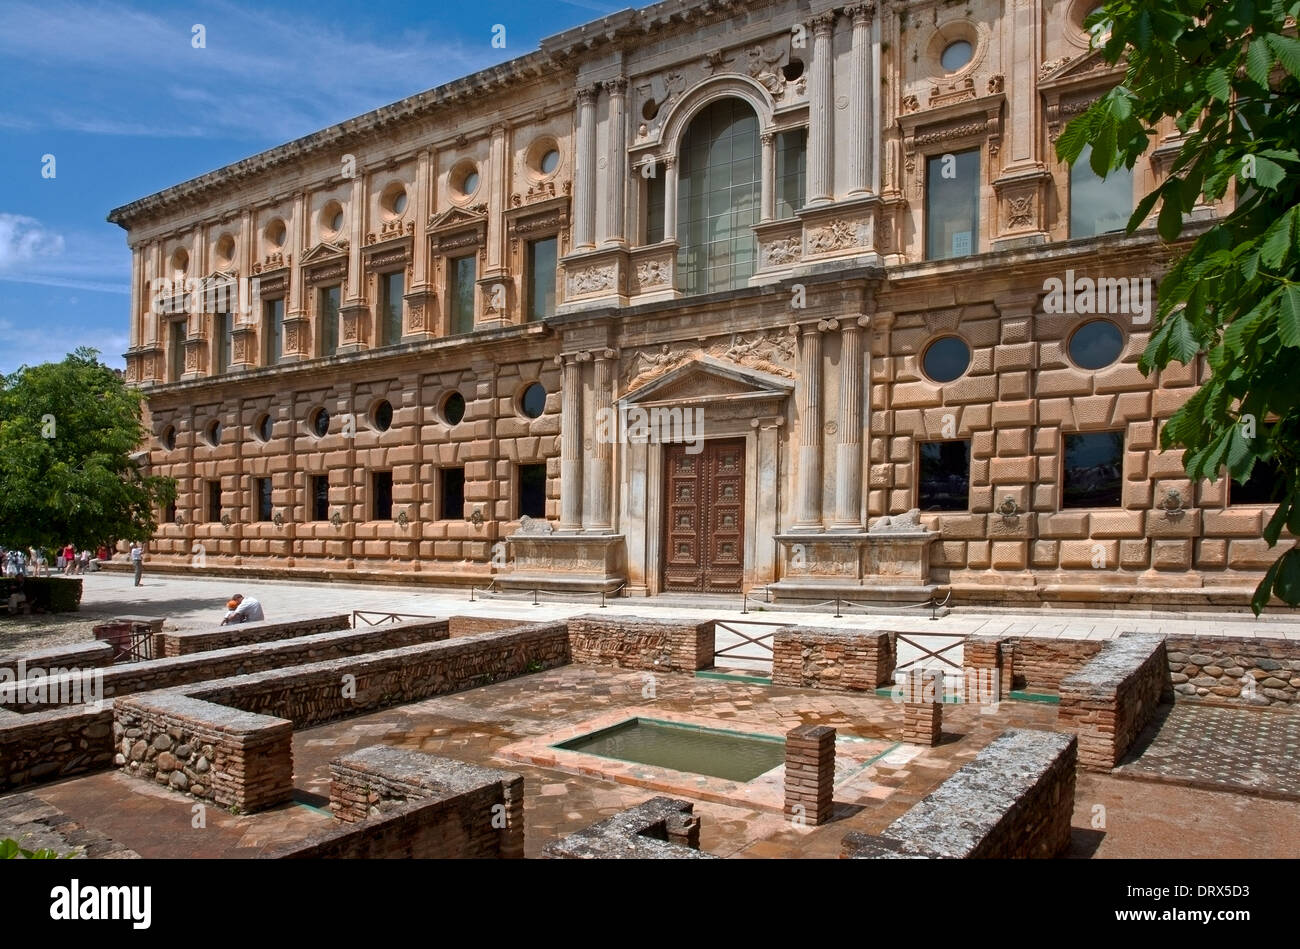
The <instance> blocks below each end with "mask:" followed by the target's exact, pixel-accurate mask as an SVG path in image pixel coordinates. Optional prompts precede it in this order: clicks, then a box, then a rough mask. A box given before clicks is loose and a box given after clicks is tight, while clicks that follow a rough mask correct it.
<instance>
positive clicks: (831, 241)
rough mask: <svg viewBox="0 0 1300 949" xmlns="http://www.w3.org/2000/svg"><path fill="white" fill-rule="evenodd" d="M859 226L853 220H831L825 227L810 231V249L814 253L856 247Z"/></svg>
mask: <svg viewBox="0 0 1300 949" xmlns="http://www.w3.org/2000/svg"><path fill="white" fill-rule="evenodd" d="M859 243H860V242H859V241H858V227H857V225H856V224H854V223H853V222H852V221H831V222H830V223H829V224H827V225H826V226H825V227H819V228H817V229H816V230H814V231H810V232H809V233H808V250H809V251H810V252H811V253H814V254H825V253H829V252H830V251H835V250H844V249H845V248H846V247H856V246H857V245H858V244H859Z"/></svg>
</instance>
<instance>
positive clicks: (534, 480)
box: [517, 465, 546, 518]
mask: <svg viewBox="0 0 1300 949" xmlns="http://www.w3.org/2000/svg"><path fill="white" fill-rule="evenodd" d="M518 490H519V493H518V495H517V497H518V498H519V516H520V517H536V518H545V517H546V465H520V466H519V487H518Z"/></svg>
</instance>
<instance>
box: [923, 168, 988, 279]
mask: <svg viewBox="0 0 1300 949" xmlns="http://www.w3.org/2000/svg"><path fill="white" fill-rule="evenodd" d="M979 197H980V153H979V149H977V148H973V149H971V150H970V151H965V152H957V153H956V154H947V155H933V156H931V157H930V158H929V159H927V161H926V177H925V247H926V250H925V256H926V259H927V260H947V259H948V258H951V257H966V256H969V255H970V254H974V253H978V252H979V226H980V217H979V214H980V211H979Z"/></svg>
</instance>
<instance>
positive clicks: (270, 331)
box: [262, 297, 284, 366]
mask: <svg viewBox="0 0 1300 949" xmlns="http://www.w3.org/2000/svg"><path fill="white" fill-rule="evenodd" d="M262 338H263V344H262V364H263V365H266V366H274V365H275V364H276V363H278V362H279V361H280V359H281V357H283V356H284V298H283V297H281V298H280V299H278V300H267V301H266V302H265V303H263V304H262Z"/></svg>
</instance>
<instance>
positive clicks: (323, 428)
mask: <svg viewBox="0 0 1300 949" xmlns="http://www.w3.org/2000/svg"><path fill="white" fill-rule="evenodd" d="M309 424H310V425H311V430H312V431H313V432H315V433H316V437H317V438H324V437H325V436H326V435H328V434H329V431H330V414H329V412H327V411H325V409H317V410H316V411H315V412H313V413H312V414H311V419H310V420H309Z"/></svg>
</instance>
